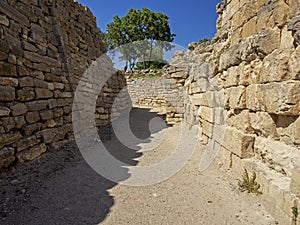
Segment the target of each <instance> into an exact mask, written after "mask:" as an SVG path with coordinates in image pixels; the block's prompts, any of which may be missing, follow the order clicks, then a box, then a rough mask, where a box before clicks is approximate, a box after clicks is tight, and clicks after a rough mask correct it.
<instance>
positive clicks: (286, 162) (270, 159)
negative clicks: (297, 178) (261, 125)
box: [254, 137, 300, 176]
mask: <svg viewBox="0 0 300 225" xmlns="http://www.w3.org/2000/svg"><path fill="white" fill-rule="evenodd" d="M254 149H255V152H256V154H258V155H259V156H260V157H262V158H263V160H264V163H266V164H267V165H268V166H269V167H270V168H272V169H273V170H275V171H277V172H279V173H283V174H286V175H288V176H291V173H292V170H293V169H294V168H295V166H297V165H299V162H300V152H299V151H298V149H296V148H294V147H292V146H289V145H286V144H284V143H282V142H279V141H274V140H271V139H268V138H263V137H257V138H256V139H255V144H254Z"/></svg>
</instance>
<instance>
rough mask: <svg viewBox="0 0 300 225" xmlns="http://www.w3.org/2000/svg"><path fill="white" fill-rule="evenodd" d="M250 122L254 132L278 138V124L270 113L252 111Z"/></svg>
mask: <svg viewBox="0 0 300 225" xmlns="http://www.w3.org/2000/svg"><path fill="white" fill-rule="evenodd" d="M249 115H250V124H251V128H252V129H253V131H254V133H255V134H257V135H258V136H262V137H270V138H273V139H274V138H276V139H278V134H277V131H276V124H275V122H274V120H273V119H272V117H271V116H270V114H269V113H267V112H256V113H250V114H249Z"/></svg>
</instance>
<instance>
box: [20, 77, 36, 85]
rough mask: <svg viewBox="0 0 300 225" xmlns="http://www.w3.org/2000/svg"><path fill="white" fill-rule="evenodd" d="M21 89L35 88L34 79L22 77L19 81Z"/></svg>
mask: <svg viewBox="0 0 300 225" xmlns="http://www.w3.org/2000/svg"><path fill="white" fill-rule="evenodd" d="M19 86H20V87H33V78H32V77H22V78H20V79H19Z"/></svg>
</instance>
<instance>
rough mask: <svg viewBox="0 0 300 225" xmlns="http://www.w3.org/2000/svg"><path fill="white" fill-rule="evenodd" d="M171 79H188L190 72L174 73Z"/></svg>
mask: <svg viewBox="0 0 300 225" xmlns="http://www.w3.org/2000/svg"><path fill="white" fill-rule="evenodd" d="M171 77H172V78H176V79H178V78H184V79H185V78H187V77H188V72H187V71H178V72H175V73H172V74H171Z"/></svg>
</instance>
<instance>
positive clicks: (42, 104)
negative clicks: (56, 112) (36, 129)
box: [25, 100, 48, 111]
mask: <svg viewBox="0 0 300 225" xmlns="http://www.w3.org/2000/svg"><path fill="white" fill-rule="evenodd" d="M25 104H26V106H27V108H28V111H40V110H43V109H47V106H48V101H46V100H38V101H32V102H26V103H25Z"/></svg>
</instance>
